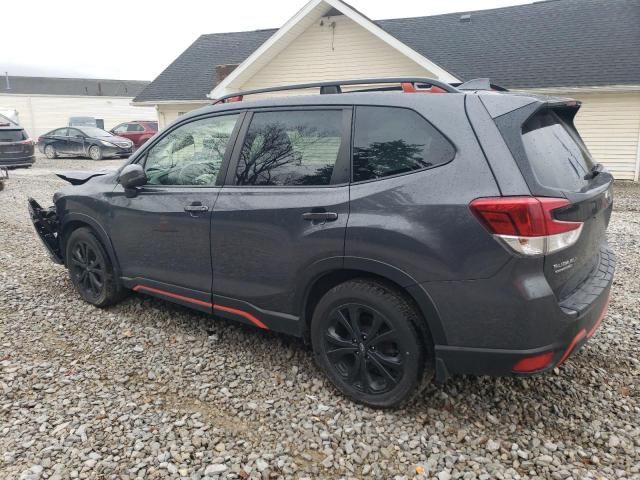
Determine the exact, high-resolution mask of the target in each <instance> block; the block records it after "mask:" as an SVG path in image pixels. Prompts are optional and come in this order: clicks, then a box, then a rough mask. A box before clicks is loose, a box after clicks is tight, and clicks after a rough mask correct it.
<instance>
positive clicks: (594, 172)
mask: <svg viewBox="0 0 640 480" xmlns="http://www.w3.org/2000/svg"><path fill="white" fill-rule="evenodd" d="M602 170H604V165H602V164H601V163H596V164H595V165H594V166H593V167H591V170H589V173H587V174H586V175H585V176H584V179H585V180H591V179H592V178H595V177H597V176H598V175H599V174H600V172H602Z"/></svg>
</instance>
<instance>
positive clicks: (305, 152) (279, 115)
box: [236, 110, 342, 185]
mask: <svg viewBox="0 0 640 480" xmlns="http://www.w3.org/2000/svg"><path fill="white" fill-rule="evenodd" d="M341 125H342V111H341V110H307V111H305V110H296V111H286V112H285V111H278V112H258V113H255V114H254V115H253V118H252V119H251V125H250V126H249V129H248V131H247V135H246V138H245V141H244V144H243V146H242V151H241V154H240V159H239V161H238V167H237V169H236V184H237V185H329V184H330V183H331V176H332V174H333V168H334V166H335V164H336V161H337V159H338V153H339V150H340V144H341V143H342V128H341Z"/></svg>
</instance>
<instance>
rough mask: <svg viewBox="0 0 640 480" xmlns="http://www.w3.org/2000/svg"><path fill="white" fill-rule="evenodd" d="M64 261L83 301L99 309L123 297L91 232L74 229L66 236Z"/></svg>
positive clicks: (111, 269)
mask: <svg viewBox="0 0 640 480" xmlns="http://www.w3.org/2000/svg"><path fill="white" fill-rule="evenodd" d="M65 260H66V261H65V263H66V265H67V268H68V270H69V277H70V278H71V283H73V286H74V287H75V289H76V291H77V292H78V293H79V294H80V296H81V297H82V299H83V300H84V301H86V302H88V303H90V304H92V305H95V306H96V307H101V308H103V307H108V306H109V305H113V304H115V303H118V302H119V301H120V300H122V298H124V296H125V293H126V291H125V290H124V289H123V288H122V287H121V286H120V285H119V283H118V282H117V279H116V277H115V275H114V269H113V264H112V263H111V259H110V258H109V255H108V254H107V252H106V251H105V249H104V247H103V246H102V243H100V240H98V237H96V235H95V234H94V233H93V231H92V230H91V229H89V228H85V227H82V228H78V229H76V230H74V231H73V232H72V233H71V235H69V238H68V239H67V241H66V249H65Z"/></svg>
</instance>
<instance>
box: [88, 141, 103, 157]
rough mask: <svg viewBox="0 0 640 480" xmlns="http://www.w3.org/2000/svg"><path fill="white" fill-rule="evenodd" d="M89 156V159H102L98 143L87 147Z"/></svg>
mask: <svg viewBox="0 0 640 480" xmlns="http://www.w3.org/2000/svg"><path fill="white" fill-rule="evenodd" d="M89 157H91V160H102V158H103V157H102V149H101V148H100V147H99V146H98V145H92V146H91V147H89Z"/></svg>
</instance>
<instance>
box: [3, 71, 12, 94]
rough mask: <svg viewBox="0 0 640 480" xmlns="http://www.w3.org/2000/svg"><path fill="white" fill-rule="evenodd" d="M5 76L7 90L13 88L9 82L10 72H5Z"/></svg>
mask: <svg viewBox="0 0 640 480" xmlns="http://www.w3.org/2000/svg"><path fill="white" fill-rule="evenodd" d="M4 78H5V80H6V81H7V90H11V84H10V83H9V72H4Z"/></svg>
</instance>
